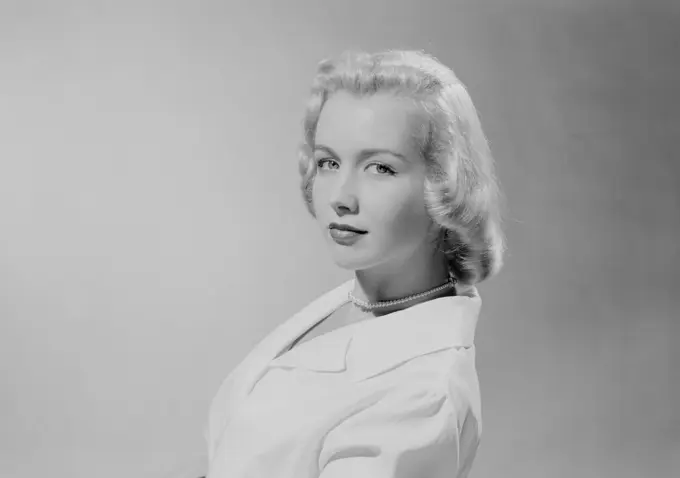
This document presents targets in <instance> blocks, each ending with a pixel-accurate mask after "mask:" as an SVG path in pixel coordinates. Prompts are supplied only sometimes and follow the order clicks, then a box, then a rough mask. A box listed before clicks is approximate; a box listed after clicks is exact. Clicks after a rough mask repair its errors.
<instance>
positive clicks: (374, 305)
mask: <svg viewBox="0 0 680 478" xmlns="http://www.w3.org/2000/svg"><path fill="white" fill-rule="evenodd" d="M455 286H456V278H455V277H454V276H453V274H452V275H450V276H449V279H448V280H447V281H446V283H445V284H442V285H440V286H437V287H435V288H434V289H430V290H426V291H425V292H420V293H418V294H413V295H409V296H406V297H402V298H401V299H395V300H384V301H379V302H365V301H363V300H361V299H357V298H356V297H354V295H353V294H352V291H349V292H348V293H347V295H348V297H349V300H351V301H352V303H353V304H354V305H356V306H358V307H360V308H362V309H365V310H373V309H381V308H384V307H391V306H393V305H400V304H404V303H406V302H411V301H413V300H417V299H422V298H423V297H427V296H429V295H432V294H436V293H437V292H440V291H442V290H444V289H447V288H449V287H451V288H455Z"/></svg>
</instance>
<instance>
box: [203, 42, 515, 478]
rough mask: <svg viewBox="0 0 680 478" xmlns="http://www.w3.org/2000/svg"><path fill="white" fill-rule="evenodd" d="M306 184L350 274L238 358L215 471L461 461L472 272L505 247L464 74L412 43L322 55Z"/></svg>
mask: <svg viewBox="0 0 680 478" xmlns="http://www.w3.org/2000/svg"><path fill="white" fill-rule="evenodd" d="M300 171H301V175H302V190H303V195H304V198H305V201H306V204H307V207H308V209H309V211H310V213H311V214H312V216H313V217H314V218H315V219H316V221H317V222H318V224H319V227H320V229H321V232H322V235H323V236H324V238H325V240H326V242H327V243H328V246H329V249H330V252H331V254H332V256H333V259H334V260H335V262H336V263H337V264H338V265H339V266H340V267H342V268H345V269H349V270H352V271H354V279H352V280H350V281H348V282H346V283H344V284H342V285H340V286H339V287H337V288H336V289H334V290H331V291H330V292H328V293H326V294H324V295H322V296H321V297H319V298H318V299H316V300H315V301H313V302H312V303H311V304H310V305H308V306H307V307H306V308H304V309H303V310H302V311H300V312H299V313H298V314H296V315H294V316H293V317H292V318H290V319H289V320H287V321H285V322H283V323H282V324H281V325H280V326H278V327H277V328H276V329H275V330H274V331H273V332H272V333H271V334H270V335H268V336H267V337H266V338H265V339H264V340H262V341H261V342H260V343H259V344H258V345H257V346H256V347H255V349H254V350H253V351H252V352H251V353H250V354H249V355H248V356H247V357H246V358H245V359H244V361H243V362H242V363H241V364H239V366H238V367H237V368H236V369H235V370H233V371H232V373H231V374H230V375H229V376H228V377H227V379H226V380H225V382H224V383H223V385H222V387H221V389H220V391H219V392H218V394H217V396H216V397H215V399H214V401H213V403H212V407H211V411H210V418H209V424H208V429H207V431H206V437H207V440H208V448H209V461H210V470H209V473H208V477H209V478H227V477H229V478H241V477H243V478H245V477H263V478H265V477H266V478H270V477H278V478H288V477H291V478H292V477H295V478H312V477H314V478H317V477H321V478H336V477H343V478H350V477H352V478H363V477H365V478H369V477H370V478H388V477H390V478H394V477H418V478H435V477H447V478H450V477H453V476H457V477H465V476H467V474H468V472H469V470H470V467H471V464H472V460H473V459H474V456H475V453H476V450H477V446H478V444H479V439H480V433H481V417H480V397H479V385H478V381H477V374H476V371H475V364H474V361H475V348H474V342H473V339H474V331H475V325H476V322H477V317H478V314H479V309H480V305H481V302H480V298H479V296H478V294H477V290H476V288H475V284H476V283H478V282H480V281H482V280H484V279H487V278H489V277H491V276H492V275H494V274H495V273H496V272H497V271H498V270H499V269H500V267H501V263H502V254H503V249H504V241H503V236H502V233H501V229H500V214H499V207H498V197H499V192H498V188H497V184H496V181H495V179H494V173H493V160H492V157H491V154H490V151H489V148H488V145H487V141H486V139H485V136H484V133H483V131H482V128H481V125H480V121H479V118H478V116H477V113H476V112H475V108H474V106H473V104H472V101H471V99H470V97H469V96H468V94H467V92H466V90H465V87H464V86H463V85H462V84H461V82H460V81H459V80H458V79H457V78H456V76H455V75H454V74H453V72H452V71H451V70H450V69H448V68H446V67H445V66H443V65H442V64H440V63H439V62H438V61H437V60H435V59H434V58H433V57H431V56H428V55H426V54H424V53H422V52H415V51H389V52H384V53H378V54H365V53H346V54H344V55H342V56H341V57H340V58H339V59H337V60H335V61H331V60H327V61H323V62H321V64H320V65H319V68H318V72H317V76H316V78H315V80H314V83H313V87H312V92H311V99H310V101H309V106H308V109H307V113H306V118H305V143H304V146H303V147H302V152H301V159H300Z"/></svg>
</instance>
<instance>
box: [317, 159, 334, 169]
mask: <svg viewBox="0 0 680 478" xmlns="http://www.w3.org/2000/svg"><path fill="white" fill-rule="evenodd" d="M324 165H327V166H330V167H327V168H324ZM316 166H317V168H319V169H337V168H338V167H340V166H339V165H338V163H337V161H335V160H333V159H329V158H321V159H317V160H316Z"/></svg>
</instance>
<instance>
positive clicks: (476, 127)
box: [299, 50, 505, 286]
mask: <svg viewBox="0 0 680 478" xmlns="http://www.w3.org/2000/svg"><path fill="white" fill-rule="evenodd" d="M338 90H343V91H347V92H349V93H352V94H354V95H357V96H368V95H372V94H375V93H378V92H389V93H392V94H395V95H399V96H403V97H406V98H410V99H411V100H413V101H414V102H415V103H416V104H417V105H418V106H419V107H420V108H421V110H422V111H423V112H424V113H425V118H426V120H425V121H424V122H423V124H422V125H421V126H420V127H419V128H417V129H418V131H414V132H413V134H414V138H415V139H416V141H417V143H416V144H417V146H418V148H419V150H420V152H421V154H422V158H423V159H424V161H425V163H426V165H427V171H428V173H427V176H426V179H425V204H426V207H427V211H428V213H429V215H430V217H431V218H432V220H433V221H434V222H435V223H436V224H437V225H438V226H439V228H440V236H439V239H440V244H439V247H440V248H441V250H442V251H443V252H444V253H445V256H446V258H447V261H448V263H449V267H450V268H451V270H452V272H453V274H454V276H455V277H456V279H457V280H458V282H459V284H461V285H468V286H469V285H474V284H476V283H479V282H481V281H483V280H485V279H488V278H490V277H492V276H493V275H495V274H496V273H497V272H498V271H499V270H500V269H501V267H502V264H503V254H504V251H505V237H504V235H503V231H502V229H501V193H500V189H499V186H498V182H497V180H496V177H495V173H494V159H493V156H492V154H491V150H490V148H489V145H488V141H487V139H486V136H485V134H484V131H483V130H482V126H481V122H480V119H479V116H478V114H477V111H476V109H475V106H474V104H473V103H472V99H471V98H470V95H469V94H468V92H467V90H466V88H465V85H463V83H462V82H461V81H460V80H459V79H458V78H457V77H456V75H455V74H454V72H453V71H452V70H451V69H450V68H448V67H446V66H445V65H443V64H442V63H440V62H439V61H438V60H437V59H436V58H434V57H433V56H431V55H428V54H426V53H424V52H422V51H411V50H408V51H394V50H390V51H385V52H379V53H373V54H371V53H365V52H352V51H348V52H344V53H342V54H341V55H340V56H339V57H338V58H337V59H326V60H323V61H321V62H320V63H319V65H318V67H317V72H316V75H315V77H314V81H313V83H312V87H311V92H310V98H309V101H308V103H307V108H306V112H305V117H304V142H303V144H302V145H301V147H300V154H299V170H300V174H301V176H302V184H301V188H302V193H303V197H304V200H305V203H306V205H307V209H308V210H309V212H310V214H311V215H312V216H315V212H314V204H313V202H312V188H313V185H314V178H315V176H316V163H315V161H314V156H313V151H314V145H315V136H316V126H317V123H318V121H319V116H320V114H321V111H322V109H323V107H324V104H325V103H326V101H327V100H328V99H329V98H330V97H331V95H332V94H333V93H334V92H336V91H338Z"/></svg>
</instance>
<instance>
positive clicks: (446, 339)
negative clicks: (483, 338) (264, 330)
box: [269, 287, 481, 382]
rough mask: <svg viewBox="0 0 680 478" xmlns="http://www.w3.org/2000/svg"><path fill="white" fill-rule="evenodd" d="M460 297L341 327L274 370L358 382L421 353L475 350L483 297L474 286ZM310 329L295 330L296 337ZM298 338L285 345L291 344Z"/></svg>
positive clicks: (285, 357) (282, 359)
mask: <svg viewBox="0 0 680 478" xmlns="http://www.w3.org/2000/svg"><path fill="white" fill-rule="evenodd" d="M458 294H459V295H457V296H455V297H441V298H438V299H434V300H430V301H427V302H423V303H420V304H418V305H415V306H413V307H409V308H407V309H404V310H401V311H398V312H394V313H391V314H388V315H384V316H381V317H375V318H371V319H368V320H364V321H362V322H357V323H353V324H351V325H346V326H343V327H340V328H338V329H335V330H333V331H332V332H330V333H327V334H323V335H320V336H318V337H315V338H314V340H313V341H309V342H305V343H302V344H300V345H298V346H297V347H295V348H294V349H293V350H290V351H288V352H286V353H285V354H283V355H281V356H280V357H278V358H276V359H274V360H272V361H270V363H269V366H270V367H286V368H302V369H306V370H311V371H315V372H329V373H337V372H343V373H345V374H347V375H348V377H349V378H350V380H352V381H356V382H358V381H362V380H365V379H368V378H370V377H373V376H375V375H378V374H380V373H382V372H385V371H387V370H389V369H391V368H394V367H396V366H398V365H400V364H402V363H404V362H406V361H408V360H411V359H413V358H415V357H418V356H421V355H426V354H429V353H433V352H437V351H440V350H444V349H447V348H453V347H470V346H472V345H473V344H474V333H475V328H476V324H477V320H478V316H479V310H480V307H481V299H480V298H479V295H478V293H477V290H476V289H475V288H474V287H473V288H469V289H467V290H466V291H461V290H459V291H458ZM345 301H346V298H345ZM334 306H336V307H337V306H338V304H337V303H335V304H334ZM327 312H328V313H330V311H327ZM326 315H327V314H325V315H323V316H320V317H317V318H316V321H318V320H320V319H321V318H323V317H325V316H326ZM307 322H310V321H307ZM311 322H315V320H311ZM304 330H305V329H304V327H303V329H302V330H300V329H299V328H297V327H296V328H295V331H296V333H298V332H299V333H302V332H303V331H304ZM298 335H299V334H298ZM296 337H297V336H296ZM294 338H295V337H292V338H288V339H287V340H285V342H286V343H287V344H290V343H291V342H292V340H293V339H294ZM277 348H279V350H280V349H282V347H277Z"/></svg>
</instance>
